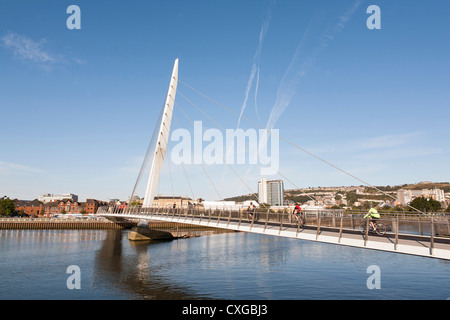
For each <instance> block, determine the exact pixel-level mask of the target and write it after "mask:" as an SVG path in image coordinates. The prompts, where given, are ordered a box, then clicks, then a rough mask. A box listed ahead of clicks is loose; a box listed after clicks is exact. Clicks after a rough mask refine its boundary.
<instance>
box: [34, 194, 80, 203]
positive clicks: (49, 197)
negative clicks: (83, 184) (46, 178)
mask: <svg viewBox="0 0 450 320" xmlns="http://www.w3.org/2000/svg"><path fill="white" fill-rule="evenodd" d="M60 200H72V201H78V196H77V195H76V194H72V193H64V194H50V193H47V194H44V195H42V196H40V197H39V201H41V202H43V203H49V202H55V201H56V202H58V201H60Z"/></svg>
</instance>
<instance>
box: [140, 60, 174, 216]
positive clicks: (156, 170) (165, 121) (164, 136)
mask: <svg viewBox="0 0 450 320" xmlns="http://www.w3.org/2000/svg"><path fill="white" fill-rule="evenodd" d="M177 85H178V58H177V59H176V60H175V63H174V66H173V71H172V77H171V78H170V84H169V90H168V92H167V96H166V101H165V102H164V110H163V113H162V115H161V122H160V124H159V131H158V136H157V140H156V144H155V146H154V150H153V160H152V164H151V168H150V174H149V177H148V182H147V189H146V191H145V196H144V203H143V207H151V206H152V204H153V200H154V198H155V193H156V190H157V188H158V183H159V176H160V174H161V169H162V166H163V163H164V158H165V155H166V151H167V144H168V142H169V134H170V124H171V122H172V114H173V106H174V103H175V95H176V93H177Z"/></svg>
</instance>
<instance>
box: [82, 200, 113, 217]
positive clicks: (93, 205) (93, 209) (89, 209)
mask: <svg viewBox="0 0 450 320" xmlns="http://www.w3.org/2000/svg"><path fill="white" fill-rule="evenodd" d="M107 205H108V202H105V201H100V200H95V199H86V204H85V211H86V213H88V214H95V213H97V210H98V208H100V207H101V206H107Z"/></svg>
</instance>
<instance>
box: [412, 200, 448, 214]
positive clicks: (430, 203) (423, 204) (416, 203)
mask: <svg viewBox="0 0 450 320" xmlns="http://www.w3.org/2000/svg"><path fill="white" fill-rule="evenodd" d="M410 206H411V207H414V208H416V209H417V210H420V211H425V212H435V211H439V210H440V209H441V203H440V202H439V201H436V200H434V199H433V198H425V197H417V198H415V199H414V200H413V201H411V203H410Z"/></svg>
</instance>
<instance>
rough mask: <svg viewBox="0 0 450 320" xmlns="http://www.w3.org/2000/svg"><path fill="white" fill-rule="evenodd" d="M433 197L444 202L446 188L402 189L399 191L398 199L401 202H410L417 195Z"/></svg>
mask: <svg viewBox="0 0 450 320" xmlns="http://www.w3.org/2000/svg"><path fill="white" fill-rule="evenodd" d="M422 196H423V197H425V198H433V199H434V200H436V201H439V202H444V201H445V195H444V190H441V189H421V190H405V189H400V190H398V191H397V200H398V201H399V202H400V204H402V205H405V204H409V203H410V202H411V201H413V200H414V199H415V198H417V197H422Z"/></svg>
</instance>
